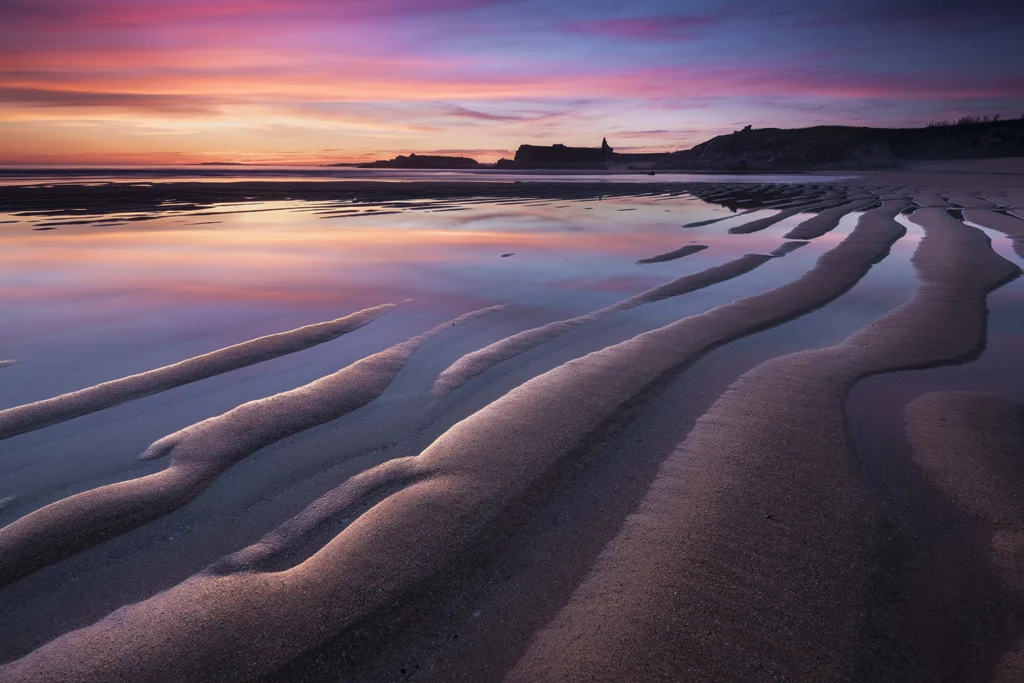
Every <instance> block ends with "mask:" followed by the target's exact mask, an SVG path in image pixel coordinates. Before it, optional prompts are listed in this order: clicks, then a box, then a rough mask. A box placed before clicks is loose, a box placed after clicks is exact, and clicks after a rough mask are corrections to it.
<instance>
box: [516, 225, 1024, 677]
mask: <svg viewBox="0 0 1024 683" xmlns="http://www.w3.org/2000/svg"><path fill="white" fill-rule="evenodd" d="M885 211H887V212H888V215H887V216H883V215H881V214H880V213H879V212H877V211H873V212H869V213H867V214H865V216H864V217H862V218H861V225H863V224H864V222H865V221H869V222H876V221H880V222H881V223H884V224H889V228H888V229H889V230H890V231H892V230H894V229H895V228H894V227H893V226H894V223H893V222H892V221H891V216H892V215H893V214H892V209H891V208H888V209H886V210H885ZM913 220H915V222H918V223H920V224H922V225H923V226H924V228H925V237H924V239H923V240H922V242H921V243H920V246H919V248H918V251H917V253H916V254H915V256H914V265H915V267H916V269H917V272H918V275H919V277H920V280H921V284H920V287H919V289H918V290H917V293H916V294H915V296H914V297H913V299H912V300H911V301H910V302H908V303H907V304H905V305H903V306H901V307H899V308H897V309H895V310H894V311H892V312H891V313H889V314H887V315H885V316H883V317H881V318H879V319H878V320H876V321H874V322H873V323H871V324H870V325H868V326H866V327H864V328H862V329H861V330H859V331H858V332H856V333H854V334H853V335H851V336H850V337H849V338H848V339H847V340H846V341H845V342H844V343H842V344H840V345H838V346H834V347H830V348H824V349H818V350H812V351H804V352H800V353H795V354H791V355H788V356H783V357H780V358H776V359H774V360H771V361H768V362H766V363H764V364H762V365H760V366H758V367H757V368H755V369H754V370H752V371H750V372H748V373H747V374H745V375H744V376H743V377H741V378H740V379H739V380H738V381H737V382H736V383H735V384H734V385H733V386H732V387H731V388H730V389H729V390H728V391H727V392H726V393H725V394H724V395H723V396H722V397H721V398H720V399H719V400H718V401H717V402H716V403H715V404H714V405H713V406H712V408H711V409H710V410H709V411H708V413H707V414H705V415H704V416H703V417H702V418H701V419H700V420H699V421H698V422H697V424H696V425H695V427H694V429H693V430H692V431H691V433H690V435H689V436H688V437H687V439H686V440H685V441H684V442H683V443H682V444H680V446H679V447H678V449H677V450H676V451H675V453H674V454H673V455H672V456H671V457H670V458H669V459H668V460H667V461H666V463H665V464H664V465H663V467H662V469H661V471H660V473H659V476H658V478H657V479H656V480H655V483H654V484H653V485H652V487H651V490H650V491H649V493H648V495H647V497H646V498H645V500H644V501H643V503H642V504H641V505H640V507H639V509H638V510H637V511H636V513H634V514H633V515H631V516H630V517H629V518H628V519H627V521H626V523H625V525H624V527H623V530H622V531H621V532H620V534H619V536H618V537H617V538H616V539H615V540H614V541H613V542H611V543H610V544H609V545H608V547H606V549H605V550H604V551H603V552H602V554H601V556H600V557H599V559H598V561H597V562H596V564H595V567H594V569H593V571H592V573H591V576H590V578H589V579H588V580H587V581H586V582H585V583H584V584H582V585H581V586H580V588H578V589H577V591H576V593H575V595H574V597H573V598H572V600H571V601H570V603H569V604H568V605H567V606H566V607H565V608H564V609H563V610H562V611H561V612H560V613H559V615H558V617H556V619H555V620H554V622H553V623H552V624H550V625H549V627H548V628H546V629H545V630H544V631H542V632H541V633H540V634H539V635H538V637H537V638H536V640H535V642H534V644H533V646H532V647H531V649H530V650H529V651H528V652H527V654H526V655H525V656H524V657H523V658H522V659H521V661H520V662H519V664H518V665H517V667H516V668H515V670H514V671H513V672H512V673H511V675H509V677H508V678H507V680H508V681H510V682H511V681H538V680H543V681H578V680H587V681H624V680H683V679H685V680H702V681H703V680H715V681H737V680H750V681H759V680H799V681H803V680H862V679H863V678H864V677H866V676H867V670H865V669H862V668H861V667H862V666H865V665H869V662H870V663H873V664H870V665H872V666H876V667H877V666H881V665H882V664H881V663H882V662H884V661H885V655H884V654H883V652H884V645H883V644H882V643H880V642H877V641H872V640H871V639H870V638H868V636H867V635H866V634H867V633H870V632H871V631H870V630H869V629H868V628H867V627H866V624H865V618H866V615H868V614H869V610H868V609H867V606H866V604H867V602H868V598H867V593H868V591H869V590H870V579H871V576H872V572H873V571H874V570H875V567H874V562H875V560H876V558H877V556H878V555H877V554H876V553H877V548H878V546H879V544H880V543H881V539H882V538H883V536H884V530H883V529H882V528H881V527H880V523H879V517H878V514H877V507H876V504H875V501H874V499H873V498H872V497H871V495H870V493H869V491H868V488H867V486H866V485H865V483H864V481H863V479H862V475H861V471H860V467H859V463H858V458H857V453H856V448H855V446H854V444H853V441H852V438H851V436H850V433H849V431H848V429H847V426H846V423H845V419H844V406H845V400H846V396H847V393H848V392H849V390H850V389H851V388H852V386H853V385H854V384H855V383H856V382H857V381H858V380H859V379H861V378H863V377H866V376H868V375H871V374H877V373H881V372H889V371H893V370H897V369H902V368H911V367H923V366H928V365H933V364H936V363H948V362H954V361H956V360H959V359H963V358H965V357H968V356H969V355H970V354H972V353H975V352H977V350H978V349H979V348H980V346H981V344H982V343H983V339H984V330H985V315H986V309H985V296H986V293H987V292H988V291H989V290H991V289H993V288H994V287H996V286H998V285H999V284H1001V283H1003V282H1005V281H1007V280H1008V279H1009V278H1012V277H1014V276H1015V275H1016V274H1017V273H1018V272H1019V271H1018V269H1017V268H1016V267H1015V266H1013V265H1012V264H1010V263H1008V262H1007V261H1005V260H1004V259H1002V258H1001V257H999V256H998V255H996V254H995V252H993V251H992V250H991V248H990V246H989V243H988V239H987V238H986V237H985V235H984V234H982V233H981V232H980V231H978V230H976V229H973V228H970V227H968V226H965V225H963V224H962V223H960V222H958V221H955V220H954V219H953V218H951V217H950V216H948V215H947V214H946V212H945V211H944V210H941V209H925V210H921V211H918V212H917V213H915V214H914V218H913ZM880 227H882V226H881V225H880ZM883 229H884V228H883ZM855 234H856V233H855ZM848 241H849V240H848ZM889 678H891V679H892V680H897V679H898V678H899V677H898V676H892V677H887V676H882V677H880V679H889Z"/></svg>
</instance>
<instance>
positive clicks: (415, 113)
mask: <svg viewBox="0 0 1024 683" xmlns="http://www.w3.org/2000/svg"><path fill="white" fill-rule="evenodd" d="M980 4H981V5H986V6H987V8H988V9H990V10H992V11H989V12H979V11H978V7H979V3H972V4H970V5H969V6H966V5H965V4H964V3H953V2H923V1H915V2H903V3H889V2H881V1H878V2H869V3H864V4H862V5H861V6H860V7H858V8H857V9H856V10H854V9H850V7H851V6H850V5H849V4H848V3H840V2H789V3H773V4H772V5H771V7H770V8H769V7H767V6H765V5H762V4H757V3H747V2H727V3H712V2H704V1H694V2H670V1H666V0H638V1H637V2H632V3H629V4H628V5H623V4H622V3H613V2H605V1H600V2H582V1H580V0H572V1H570V2H563V3H544V2H539V1H537V0H420V1H416V0H338V1H330V0H294V1H291V2H286V1H284V0H225V1H223V2H211V1H209V0H204V1H200V0H179V1H178V2H174V3H158V2H149V1H147V0H79V1H72V0H6V1H5V2H2V3H0V163H2V164H11V165H18V164H83V165H84V164H178V163H198V162H215V161H226V162H246V163H267V164H325V163H337V162H359V161H367V160H372V159H377V158H387V157H392V156H394V155H396V154H406V153H409V152H417V153H434V154H450V155H465V156H471V157H473V158H476V159H478V160H479V161H484V162H490V161H495V160H496V159H498V158H499V157H503V156H504V157H511V156H512V155H513V154H514V152H515V148H516V146H518V145H519V144H521V143H537V144H551V143H556V142H563V143H566V144H571V145H597V144H599V143H600V140H601V138H602V137H607V138H608V140H609V142H610V143H611V144H612V145H613V146H615V148H616V149H619V150H622V151H630V150H635V151H670V150H676V149H683V148H687V147H690V146H692V145H693V144H696V143H698V142H701V141H703V140H706V139H707V138H709V137H712V136H714V135H718V134H721V133H725V132H730V131H732V130H735V129H737V128H740V127H742V126H744V125H747V124H753V125H754V126H755V127H763V126H779V127H798V126H807V125H819V124H849V125H872V126H916V125H924V124H927V123H928V122H929V121H932V120H937V119H949V118H955V117H957V116H961V115H963V114H1002V115H1003V116H1013V117H1016V116H1019V115H1021V113H1022V111H1024V75H1022V74H1021V72H1020V61H1019V60H1020V47H1019V42H1020V37H1019V30H1018V27H1019V25H1020V21H1019V20H1020V19H1021V18H1022V17H1024V10H1021V9H1020V8H1019V7H1017V6H1015V5H1012V4H1011V3H1000V2H982V3H980ZM1004 5H1005V6H1004ZM972 17H975V18H972ZM952 35H955V36H956V40H952V39H951V36H952Z"/></svg>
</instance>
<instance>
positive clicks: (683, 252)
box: [637, 244, 708, 263]
mask: <svg viewBox="0 0 1024 683" xmlns="http://www.w3.org/2000/svg"><path fill="white" fill-rule="evenodd" d="M707 248H708V246H707V245H706V244H687V245H686V246H685V247H680V248H678V249H673V250H672V251H666V252H665V253H664V254H658V255H657V256H651V257H649V258H642V259H638V260H637V263H665V262H666V261H675V260H676V259H680V258H683V257H684V256H689V255H690V254H696V253H697V252H698V251H704V250H705V249H707Z"/></svg>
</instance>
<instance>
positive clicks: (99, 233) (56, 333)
mask: <svg viewBox="0 0 1024 683" xmlns="http://www.w3.org/2000/svg"><path fill="white" fill-rule="evenodd" d="M448 208H460V209H463V210H460V211H447V210H445V209H448ZM229 210H230V211H243V212H240V213H229V212H228V211H229ZM384 210H388V211H389V212H388V213H382V214H376V213H375V212H376V211H384ZM358 211H360V212H361V215H356V216H349V215H345V216H338V215H337V213H338V208H337V205H333V206H331V207H328V208H325V207H324V206H323V205H322V204H316V203H313V202H308V203H307V202H266V203H250V204H246V205H233V206H231V207H224V206H217V207H213V208H212V209H210V210H209V211H204V213H207V214H217V215H216V216H210V215H204V216H183V215H181V214H180V213H177V214H171V213H168V214H166V215H157V216H156V217H155V218H154V219H152V220H146V221H141V222H126V223H120V224H110V223H100V224H97V223H81V224H65V225H60V226H58V227H57V229H56V230H51V231H44V232H37V231H34V230H32V229H31V228H32V226H33V225H39V223H40V221H49V222H62V221H68V220H69V218H68V217H67V216H62V217H60V218H53V219H50V218H45V217H43V218H40V217H34V218H33V219H32V221H33V222H32V223H28V222H26V219H24V218H20V217H17V216H9V215H0V221H3V220H15V221H18V222H15V223H0V244H2V251H0V301H2V306H3V309H4V318H5V323H6V324H5V327H6V329H5V331H4V338H3V340H2V348H0V356H2V357H5V358H19V359H21V360H22V361H23V363H22V364H21V367H20V368H19V369H18V370H17V372H15V371H13V370H10V369H8V370H5V373H7V379H8V382H9V383H8V388H7V390H6V391H5V390H4V389H2V388H0V400H2V403H3V404H6V405H10V404H14V403H17V402H21V401H23V400H35V399H36V398H41V397H44V396H45V395H48V394H49V393H52V392H53V391H66V390H69V389H74V388H78V387H80V386H85V385H86V384H87V383H89V382H95V381H103V380H105V379H110V378H113V377H117V376H121V375H123V374H126V373H128V372H137V371H140V370H144V369H148V368H149V367H154V366H155V365H159V364H162V363H167V362H173V361H176V360H180V359H182V358H184V357H188V356H190V355H194V354H196V353H202V352H205V351H209V350H212V349H215V348H219V347H221V346H224V345H228V344H231V343H237V342H239V341H243V340H245V339H249V338H252V337H254V336H259V335H263V334H269V333H273V332H278V331H283V330H287V329H292V328H294V327H297V326H300V325H304V324H310V323H313V322H318V321H321V320H326V319H331V318H335V317H338V316H341V315H345V314H347V313H350V312H352V311H355V310H359V309H362V308H365V307H368V306H374V305H378V304H381V303H388V302H396V303H397V302H401V301H403V300H405V299H407V298H412V299H414V302H413V303H412V304H410V305H408V306H404V307H402V308H401V309H399V311H397V312H395V313H392V314H389V315H388V316H385V318H383V319H381V320H380V321H378V322H375V323H373V324H372V326H370V327H369V328H367V330H366V333H373V334H376V333H377V332H381V333H382V334H383V332H384V331H386V330H387V329H389V328H390V327H392V326H397V327H398V328H400V329H401V334H405V333H407V332H408V333H413V334H414V333H417V332H418V331H421V330H419V329H418V327H417V325H428V323H430V324H433V323H436V322H440V321H442V320H444V319H447V318H450V317H453V316H454V315H458V314H460V313H463V312H465V311H468V310H471V309H474V308H479V307H482V306H489V305H493V304H499V303H501V304H511V305H512V306H513V307H516V308H517V310H529V311H534V315H535V316H536V319H537V320H549V319H557V318H558V317H562V316H566V315H577V314H580V313H584V312H586V311H589V310H592V309H594V308H598V307H602V306H606V305H608V304H611V303H614V302H615V301H618V300H621V299H622V298H625V297H627V296H630V295H633V294H636V293H638V292H640V291H643V290H645V289H648V288H650V287H652V286H656V285H658V284H661V283H663V282H666V281H668V280H671V279H673V278H676V277H679V276H680V275H683V274H687V273H691V272H695V271H698V270H702V269H704V268H707V267H709V266H712V265H716V264H719V263H723V262H725V261H727V260H730V259H733V258H736V257H737V256H740V255H742V254H744V253H751V252H754V253H768V252H769V251H771V250H773V249H775V248H776V247H778V246H779V245H780V244H781V243H782V242H783V241H784V240H783V239H782V235H783V234H784V233H785V232H787V231H788V230H789V229H790V228H791V227H792V226H793V225H795V223H796V222H799V220H801V219H802V218H803V217H802V216H795V217H792V218H790V219H787V220H785V221H782V222H780V223H779V224H777V225H776V226H772V227H771V228H769V229H768V230H765V231H763V232H760V233H754V234H750V235H729V234H728V232H727V231H728V228H729V227H730V226H732V225H735V224H737V223H740V222H744V221H746V220H752V219H755V218H758V217H760V216H763V215H770V211H765V212H757V213H753V214H749V215H747V216H736V217H735V218H728V219H727V220H724V221H721V222H720V223H716V224H713V225H710V226H705V227H703V228H696V229H683V228H681V227H680V226H682V225H683V224H685V223H689V222H693V221H699V220H706V219H709V218H715V217H721V216H731V215H732V214H731V213H730V212H729V210H728V209H725V208H723V207H721V206H718V205H715V204H708V203H705V202H703V201H699V200H695V199H693V198H689V197H629V198H614V199H608V198H606V199H604V200H584V201H581V200H575V201H572V200H557V199H555V200H551V201H531V202H527V203H524V204H510V203H508V202H501V203H499V202H490V201H468V202H463V203H461V204H457V203H455V202H451V201H448V202H438V203H437V205H436V206H434V207H433V208H432V209H426V210H423V209H422V208H421V209H420V210H415V211H410V210H401V211H398V212H391V211H394V208H393V207H391V208H389V207H387V206H376V207H375V206H372V205H370V206H367V205H362V206H360V207H359V208H358ZM103 218H104V219H105V220H111V217H110V216H109V215H108V216H104V217H103ZM212 220H216V221H217V222H210V221H212ZM850 227H852V223H851V224H850V225H846V226H845V227H844V228H842V229H840V230H837V231H836V233H835V234H833V235H827V236H825V237H824V238H821V239H819V240H816V241H815V242H814V243H812V245H810V246H808V247H805V248H803V249H800V250H798V251H796V252H794V253H793V254H790V255H789V256H787V257H786V258H784V259H776V260H774V261H772V262H771V263H769V264H766V265H765V266H764V267H763V268H761V269H759V270H760V271H761V272H755V273H751V274H748V275H746V276H743V277H741V278H738V279H737V280H736V281H734V282H729V283H723V284H721V285H716V287H715V288H714V289H715V290H716V291H715V292H714V293H713V296H711V297H710V298H705V295H700V296H696V295H695V296H693V297H692V298H693V299H694V305H697V303H698V302H706V303H707V305H709V306H710V305H718V304H719V303H725V302H727V301H730V300H732V299H733V298H736V297H738V296H742V295H745V294H749V293H753V291H756V289H757V288H761V287H764V286H775V285H777V284H781V283H782V282H784V281H787V280H789V279H792V278H794V277H796V276H797V275H799V274H800V273H801V272H803V271H804V270H806V269H807V268H808V267H809V266H810V265H811V264H812V263H813V261H814V259H816V258H817V255H818V254H820V252H821V251H822V250H823V249H825V248H827V247H829V246H831V245H832V244H834V242H836V241H838V240H839V239H841V238H842V236H843V235H845V234H846V233H847V232H848V229H849V228H850ZM690 243H699V244H706V245H708V246H709V248H708V249H706V250H704V251H702V252H699V253H697V254H694V255H691V256H687V257H685V258H683V259H680V260H676V261H671V262H667V263H658V264H650V265H637V264H636V263H635V262H636V260H637V259H640V258H645V257H650V256H653V255H656V254H660V253H664V252H666V251H671V250H675V249H678V248H679V247H681V246H684V245H686V244H690ZM505 253H512V254H514V255H513V256H510V257H506V258H502V256H501V255H502V254H505ZM673 305H674V304H673V303H671V302H670V303H666V304H662V305H659V306H657V307H651V310H650V311H649V312H646V313H644V312H638V313H637V314H636V315H641V316H647V315H652V316H653V315H655V314H656V313H657V311H658V309H659V308H663V309H665V310H666V311H667V314H666V315H667V316H668V317H669V318H671V317H672V315H673V314H672V312H671V311H672V310H673V309H672V307H673ZM694 312H696V311H694ZM416 316H419V317H416ZM421 319H422V322H420V320H421ZM413 320H414V321H415V323H413V322H410V321H413ZM403 321H405V322H403ZM396 329H397V328H396ZM395 334H399V333H398V332H397V331H396V332H395ZM389 343H393V341H389ZM133 358H134V359H136V361H133V362H129V359H133ZM143 358H145V360H143ZM15 367H18V366H15ZM72 368H79V370H76V372H77V375H79V376H78V377H77V378H72V377H70V376H66V375H68V373H70V371H71V369H72ZM81 368H87V369H86V370H82V369H81ZM62 376H63V377H64V379H61V380H60V381H57V380H56V379H55V380H54V381H55V382H56V384H53V385H47V386H48V388H43V387H37V388H36V389H35V390H33V391H31V392H29V393H28V394H24V395H18V394H19V392H18V390H17V387H18V386H20V385H30V384H33V383H34V382H36V380H37V379H39V378H40V377H54V378H58V377H62Z"/></svg>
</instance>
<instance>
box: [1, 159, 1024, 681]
mask: <svg viewBox="0 0 1024 683" xmlns="http://www.w3.org/2000/svg"><path fill="white" fill-rule="evenodd" d="M214 173H215V174H216V175H213V174H214ZM339 173H340V172H339ZM3 183H4V184H3V186H2V187H0V299H2V302H0V305H2V307H3V308H4V309H5V311H6V318H7V323H6V329H5V331H4V335H3V339H2V340H0V681H12V682H13V681H18V682H22V681H52V680H60V681H105V680H132V681H195V680H237V681H293V680H304V681H338V680H351V681H398V680H414V681H437V682H447V681H474V682H485V681H494V682H499V681H506V682H508V683H520V682H523V683H525V682H528V681H530V682H532V681H565V682H570V681H609V682H610V681H638V682H646V681H684V680H694V681H697V680H699V681H764V680H785V681H804V680H829V681H891V680H928V681H963V680H980V681H987V680H990V681H1015V680H1020V679H1021V678H1022V677H1024V578H1022V576H1021V572H1020V566H1021V565H1020V560H1021V558H1024V513H1022V511H1024V488H1022V480H1021V478H1020V475H1021V465H1020V463H1019V462H1018V461H1019V459H1020V456H1021V455H1022V454H1024V362H1022V360H1021V358H1020V353H1019V349H1020V348H1021V346H1020V345H1021V342H1022V341H1024V279H1022V278H1020V277H1019V276H1020V274H1021V267H1022V264H1024V162H1022V161H1021V160H1020V159H998V160H969V161H956V162H915V163H913V164H909V165H907V167H906V168H902V169H895V170H880V171H857V172H849V173H838V172H837V173H830V174H816V175H813V176H809V175H800V174H778V175H772V176H760V175H755V174H733V175H727V174H704V175H699V174H692V175H681V174H680V175H677V174H672V173H668V174H666V173H659V174H658V175H657V176H654V177H649V176H646V175H639V174H634V175H630V176H625V175H602V174H578V175H570V174H543V173H537V174H527V173H523V174H502V173H497V172H495V173H493V174H488V173H486V172H481V173H476V174H470V173H466V174H458V173H455V174H448V173H444V174H441V173H438V174H432V173H420V174H417V173H415V172H407V173H405V174H397V175H396V176H394V177H392V176H389V175H386V174H378V175H374V173H373V172H370V171H366V172H363V173H362V174H360V173H358V172H355V171H352V172H348V171H346V172H345V175H343V176H339V175H331V174H329V173H323V174H321V173H319V172H316V173H312V172H311V173H304V174H293V175H291V176H286V177H278V176H274V175H273V174H272V173H270V172H267V173H266V174H258V173H252V172H247V171H246V170H245V169H241V170H234V171H222V170H219V171H216V172H214V171H211V172H210V174H209V175H207V176H206V177H204V176H203V175H202V172H201V171H198V170H197V171H189V172H188V174H186V173H185V172H181V173H178V174H175V173H173V172H164V171H161V172H159V173H157V172H154V173H152V174H150V175H148V176H147V175H146V173H145V172H143V171H132V172H131V173H128V174H120V175H119V174H118V173H117V172H113V171H112V172H109V173H106V172H104V173H98V172H97V173H95V174H93V175H89V174H88V173H84V172H83V173H66V172H58V171H54V172H52V173H43V172H39V173H37V174H34V175H21V176H16V177H15V176H11V177H10V178H9V179H6V180H4V181H3Z"/></svg>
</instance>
